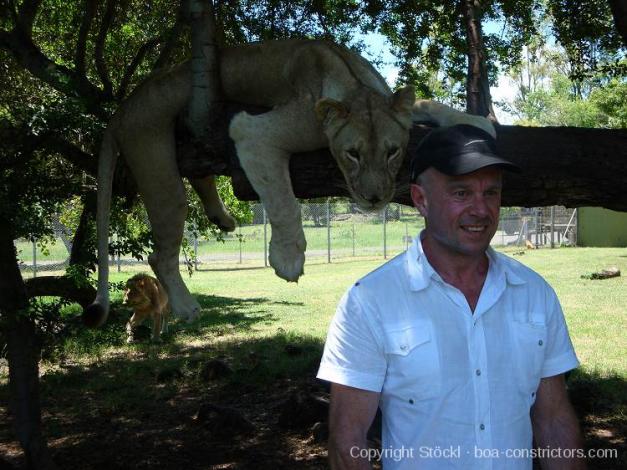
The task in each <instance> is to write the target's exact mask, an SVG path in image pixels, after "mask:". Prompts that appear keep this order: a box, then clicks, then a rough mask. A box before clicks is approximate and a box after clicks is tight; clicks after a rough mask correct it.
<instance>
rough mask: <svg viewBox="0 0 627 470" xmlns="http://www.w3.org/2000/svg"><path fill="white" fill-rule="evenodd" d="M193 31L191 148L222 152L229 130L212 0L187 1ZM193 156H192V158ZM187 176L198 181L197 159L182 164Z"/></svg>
mask: <svg viewBox="0 0 627 470" xmlns="http://www.w3.org/2000/svg"><path fill="white" fill-rule="evenodd" d="M188 4H189V17H190V25H191V29H192V61H191V66H192V95H191V98H190V100H189V103H188V107H187V108H188V109H187V116H186V119H185V125H186V126H187V127H188V128H189V130H190V131H191V135H192V137H193V141H192V143H191V145H192V146H194V147H198V148H199V149H202V150H201V152H202V153H212V154H220V153H222V152H223V149H224V146H225V141H224V136H225V134H226V129H220V127H221V126H224V122H225V120H224V110H223V102H222V92H221V86H220V85H221V80H220V60H219V51H218V42H217V39H216V22H215V15H214V10H213V2H212V1H211V0H188ZM190 156H191V154H190ZM179 166H180V169H181V172H182V174H183V175H184V176H187V177H190V178H195V177H198V175H197V174H196V171H197V170H198V165H197V162H196V161H195V160H194V159H183V160H181V161H180V165H179Z"/></svg>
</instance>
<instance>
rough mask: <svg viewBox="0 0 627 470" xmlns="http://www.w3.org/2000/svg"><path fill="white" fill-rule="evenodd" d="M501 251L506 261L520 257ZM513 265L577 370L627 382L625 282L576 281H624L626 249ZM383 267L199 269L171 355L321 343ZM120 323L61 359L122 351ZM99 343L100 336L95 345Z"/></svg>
mask: <svg viewBox="0 0 627 470" xmlns="http://www.w3.org/2000/svg"><path fill="white" fill-rule="evenodd" d="M505 251H506V252H509V253H510V254H511V253H512V252H519V249H511V250H505ZM515 257H516V258H517V259H518V260H520V261H521V262H523V263H524V264H526V265H528V266H530V267H531V268H533V269H535V270H536V271H538V272H539V273H540V274H542V275H543V276H544V277H545V278H546V279H547V281H549V283H550V284H551V285H552V286H553V287H554V288H555V290H556V292H557V294H558V296H559V298H560V300H561V302H562V306H563V308H564V312H565V316H566V321H567V323H568V327H569V329H570V333H571V337H572V339H573V343H574V345H575V348H576V350H577V354H578V356H579V358H580V360H581V362H582V367H583V368H584V369H585V370H587V371H589V372H591V373H601V374H612V373H615V374H619V375H620V376H623V377H627V361H625V357H626V356H627V335H625V334H624V332H625V331H627V280H626V278H625V276H621V277H619V278H614V279H607V280H596V281H592V280H587V279H582V278H581V275H582V274H586V273H589V272H592V271H596V270H599V269H601V268H603V267H608V266H617V267H618V268H620V269H621V271H622V272H623V273H626V272H627V249H624V248H560V249H555V250H549V249H540V250H533V251H529V250H527V251H525V252H524V255H518V256H515ZM383 262H384V260H382V259H381V258H376V259H374V258H371V259H361V260H357V261H346V260H344V261H339V262H333V263H331V264H327V263H325V262H323V261H322V260H308V262H307V264H306V265H305V275H304V276H303V277H302V278H301V280H300V281H299V282H298V283H297V284H295V283H287V282H285V281H283V280H281V279H279V278H278V277H276V276H275V275H274V273H273V271H272V269H270V268H261V267H248V268H243V269H231V268H230V266H231V265H217V264H216V265H209V264H208V265H205V266H204V267H203V269H206V270H205V271H199V272H196V273H195V274H194V275H193V276H192V278H188V277H187V276H186V282H187V285H188V287H189V289H190V291H191V292H192V293H193V294H194V295H195V296H196V297H197V298H198V299H199V302H200V303H201V305H202V306H203V313H202V315H201V317H200V319H199V320H197V322H195V323H194V324H192V325H183V324H178V325H175V327H174V329H173V331H174V332H173V333H171V336H170V340H171V344H173V345H175V346H176V348H184V347H185V345H186V344H188V343H189V344H194V345H195V346H196V347H198V348H202V347H203V345H212V344H218V343H219V344H223V343H237V342H247V341H251V342H254V341H256V340H258V339H263V338H265V339H267V338H271V337H275V336H277V335H279V336H281V335H286V334H287V335H295V336H297V337H303V338H305V337H307V338H311V339H314V340H318V341H320V342H322V341H323V340H324V337H325V335H326V330H327V326H328V323H329V321H330V318H331V316H332V314H333V312H334V309H335V305H336V304H337V301H338V300H339V298H340V297H341V295H342V294H343V292H344V291H345V289H346V288H347V287H348V286H349V285H350V284H351V283H352V282H354V281H355V280H356V279H357V278H358V277H359V276H361V275H364V274H366V273H367V272H369V271H370V270H372V269H374V268H376V267H377V266H379V265H380V264H382V263H383ZM235 267H236V265H235ZM129 276H130V271H127V272H122V273H117V272H115V271H114V270H112V272H111V281H112V282H116V281H122V280H125V279H126V278H128V277H129ZM119 297H120V294H119V293H118V294H114V295H113V299H114V301H119ZM127 317H128V313H123V314H122V318H123V320H124V319H126V318H127ZM121 322H122V323H123V321H122V320H121ZM122 323H120V325H118V326H116V327H115V328H117V329H114V330H103V331H102V332H90V331H86V332H84V333H81V334H80V335H79V336H78V337H71V338H68V339H67V340H66V343H65V346H63V348H65V353H66V354H71V355H77V356H84V355H86V354H88V353H89V348H90V346H89V345H90V344H93V346H92V347H94V348H96V347H97V348H98V356H102V355H103V354H104V355H106V354H107V348H108V349H109V352H111V351H116V350H119V349H122V350H125V349H126V348H129V347H127V346H126V345H124V344H123V331H122V326H123V325H122ZM98 335H103V338H102V340H101V341H99V340H98V339H97V337H98ZM116 335H117V336H116ZM115 338H117V339H115ZM96 345H99V346H96ZM109 345H110V346H109ZM132 347H133V346H131V347H130V348H132ZM166 347H167V346H166ZM103 348H104V349H103Z"/></svg>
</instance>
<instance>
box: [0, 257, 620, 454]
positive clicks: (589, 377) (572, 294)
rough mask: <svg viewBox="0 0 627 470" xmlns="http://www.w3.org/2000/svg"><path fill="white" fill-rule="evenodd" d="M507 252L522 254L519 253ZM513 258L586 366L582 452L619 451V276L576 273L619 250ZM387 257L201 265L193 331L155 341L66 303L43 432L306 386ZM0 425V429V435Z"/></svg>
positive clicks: (47, 363) (1, 375) (48, 379)
mask: <svg viewBox="0 0 627 470" xmlns="http://www.w3.org/2000/svg"><path fill="white" fill-rule="evenodd" d="M505 251H506V252H509V253H510V254H512V255H513V254H514V253H520V249H519V248H515V249H508V250H505ZM515 257H516V258H517V259H519V260H520V261H521V262H523V263H524V264H526V265H528V266H530V267H531V268H533V269H535V270H536V271H538V272H539V273H540V274H542V275H543V276H544V277H545V278H546V279H547V280H548V281H549V282H550V283H551V284H552V285H553V287H554V288H555V290H556V291H557V294H558V296H559V298H560V300H561V302H562V305H563V307H564V311H565V316H566V321H567V323H568V327H569V329H570V334H571V337H572V339H573V343H574V345H575V349H576V351H577V355H578V356H579V359H580V360H581V363H582V366H581V368H580V369H578V370H577V371H575V373H574V374H573V375H572V376H571V378H570V380H569V388H570V390H571V399H572V401H573V403H574V404H575V407H576V409H577V410H578V412H579V413H580V416H581V417H582V420H583V421H582V422H583V423H584V429H585V430H586V439H587V442H588V445H590V446H594V447H597V448H601V447H603V448H605V447H608V446H614V447H615V446H616V445H618V444H615V443H614V441H612V440H611V439H609V440H608V438H605V437H603V436H614V437H612V439H614V438H616V439H623V438H624V435H625V432H624V430H625V429H626V423H627V419H626V418H625V416H627V396H626V393H625V383H626V379H627V361H625V357H627V341H626V338H627V335H626V334H625V331H627V280H626V278H625V276H624V275H623V276H622V277H619V278H614V279H607V280H597V281H591V280H586V279H581V277H580V276H581V275H582V274H587V273H590V272H592V271H596V270H599V269H601V268H604V267H608V266H617V267H618V268H619V269H620V270H621V272H622V273H627V249H626V248H602V249H594V248H559V249H555V250H549V249H540V250H531V251H529V250H527V251H524V254H523V255H520V254H516V255H515ZM383 262H384V260H383V259H381V257H377V258H369V259H359V260H351V261H348V260H342V261H339V262H333V263H331V264H327V263H326V262H323V261H322V260H321V259H320V258H318V259H317V260H316V259H314V260H312V259H308V261H307V264H306V265H305V275H304V276H303V277H302V278H301V280H300V281H299V282H298V284H295V283H287V282H285V281H283V280H281V279H279V278H278V277H276V276H275V275H274V273H273V271H272V269H270V268H263V267H251V266H244V267H240V269H237V265H234V264H230V265H226V264H222V265H219V264H210V265H209V264H208V265H204V266H203V269H205V270H204V271H200V272H196V273H195V274H194V275H193V277H192V278H191V279H190V278H188V277H187V276H185V279H186V282H187V285H188V287H189V288H190V291H191V292H192V293H193V294H194V295H195V296H196V298H197V299H198V301H199V302H200V304H201V306H202V313H201V315H200V317H199V318H198V319H197V320H195V321H194V322H193V323H191V324H184V323H181V322H178V323H177V322H175V323H174V324H172V325H171V327H170V331H169V332H168V333H167V334H165V335H164V338H163V339H164V341H163V343H161V344H152V343H150V342H148V341H147V340H144V341H140V342H138V343H135V344H131V345H129V344H126V342H125V339H126V338H125V332H124V324H125V322H126V321H127V319H128V318H129V315H130V312H129V311H128V310H125V309H124V308H123V307H121V305H120V300H121V293H120V292H115V293H114V294H113V295H112V300H113V309H112V314H111V315H110V318H109V320H108V321H107V323H106V324H105V326H104V327H103V328H101V329H98V330H86V329H85V328H84V327H83V326H82V323H81V322H80V318H79V316H78V313H79V308H78V307H76V306H72V307H70V308H67V309H66V310H65V311H64V315H63V318H64V322H63V324H64V328H63V329H62V330H61V332H60V333H59V334H57V335H56V336H55V337H54V338H56V339H55V342H53V343H44V344H45V345H46V346H45V351H46V356H45V360H44V361H43V363H42V366H41V372H42V377H41V396H42V397H43V400H44V402H43V407H44V409H47V410H52V411H51V413H50V417H49V418H47V420H46V432H47V434H48V435H49V436H53V437H57V438H58V437H63V436H65V435H67V433H68V432H69V429H71V430H72V433H77V435H80V434H81V433H87V434H89V433H90V432H91V431H92V427H93V426H94V424H93V423H97V422H99V421H98V420H103V419H104V420H105V421H106V422H107V423H109V422H110V423H114V424H115V425H116V426H117V425H120V426H121V429H122V431H120V432H123V433H124V432H126V433H129V432H130V433H133V432H134V430H135V429H136V428H137V429H139V428H140V427H141V426H142V423H145V422H146V419H147V418H146V417H152V416H159V415H160V414H161V413H162V412H163V410H164V409H165V410H168V409H170V408H172V407H173V406H176V407H177V408H172V410H173V411H172V412H173V413H174V414H175V415H176V416H187V415H191V413H192V412H193V411H190V409H189V407H187V406H186V405H185V403H187V402H186V401H179V397H181V396H183V397H188V398H192V402H191V403H198V401H202V400H207V401H209V402H214V401H216V400H217V401H218V402H220V400H231V399H233V397H238V396H241V395H245V394H246V393H249V392H251V391H254V393H258V394H261V395H264V394H265V395H267V396H274V395H273V393H276V391H277V390H283V389H284V388H286V387H288V388H289V386H290V385H289V384H294V383H296V382H297V381H301V382H302V381H304V380H311V378H312V377H314V375H315V371H316V370H317V367H318V364H319V360H320V355H321V352H322V348H323V344H324V338H325V335H326V331H327V328H328V324H329V321H330V320H331V317H332V315H333V313H334V310H335V306H336V304H337V302H338V300H339V299H340V297H341V295H342V294H343V293H344V291H345V290H346V288H347V287H348V286H350V285H351V284H352V283H353V282H355V280H356V279H357V278H359V277H360V276H362V275H364V274H366V273H368V272H369V271H371V270H372V269H374V268H376V267H377V266H379V265H381V264H382V263H383ZM133 269H134V270H131V269H130V268H128V267H127V268H126V271H125V272H122V273H117V272H115V270H112V271H111V281H112V282H118V281H123V280H125V279H127V278H128V277H130V276H131V275H132V274H133V273H134V272H136V270H137V269H139V268H138V267H134V268H133ZM144 269H145V268H144ZM145 336H146V337H147V335H145ZM294 349H296V350H297V353H293V351H294ZM288 351H292V353H288ZM210 359H220V360H222V361H223V362H225V363H226V364H228V365H229V366H230V367H231V369H232V371H233V372H232V374H231V375H229V376H227V377H224V378H220V379H212V380H207V379H206V378H203V373H202V371H203V367H204V366H205V365H206V364H207V363H208V361H209V360H210ZM6 384H7V374H6V368H4V369H3V368H2V367H1V364H0V401H3V400H5V401H6V398H7V394H8V387H7V386H6ZM138 384H141V386H138ZM175 404H176V405H175ZM164 407H165V408H164ZM261 411H262V410H261ZM261 411H260V412H261ZM68 423H70V424H68ZM7 429H8V428H4V427H2V426H0V434H2V432H4V433H5V434H6V433H7V432H8V431H7ZM115 429H116V432H117V428H115ZM595 436H597V437H595ZM598 436H600V437H598ZM617 442H618V441H617Z"/></svg>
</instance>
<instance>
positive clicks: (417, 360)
mask: <svg viewBox="0 0 627 470" xmlns="http://www.w3.org/2000/svg"><path fill="white" fill-rule="evenodd" d="M384 335H385V354H386V358H387V375H386V383H385V385H384V389H385V392H386V393H389V394H391V395H396V396H397V397H398V398H401V399H404V400H408V401H410V402H414V401H420V400H426V399H428V398H433V397H436V396H438V394H439V393H440V361H439V355H438V349H437V345H436V344H435V342H434V341H433V340H432V336H431V329H430V325H429V324H428V323H425V324H420V325H412V326H408V327H405V328H399V329H390V330H386V331H385V332H384Z"/></svg>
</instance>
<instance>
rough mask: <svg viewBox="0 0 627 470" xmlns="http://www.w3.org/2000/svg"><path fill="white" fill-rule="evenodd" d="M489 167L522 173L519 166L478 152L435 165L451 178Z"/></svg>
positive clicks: (492, 155)
mask: <svg viewBox="0 0 627 470" xmlns="http://www.w3.org/2000/svg"><path fill="white" fill-rule="evenodd" d="M442 163H444V164H442ZM487 166H498V167H500V168H503V169H504V170H507V171H513V172H515V173H520V172H521V171H522V169H521V168H520V167H519V166H518V165H516V164H514V163H512V162H510V161H508V160H505V159H503V158H500V157H497V156H496V155H494V154H486V153H477V152H469V153H465V154H462V155H458V156H456V157H453V158H450V159H448V160H444V161H441V160H440V161H438V162H437V164H435V165H433V167H434V168H435V169H436V170H438V171H440V172H442V173H444V174H447V175H451V176H459V175H465V174H468V173H472V172H473V171H477V170H480V169H481V168H485V167H487Z"/></svg>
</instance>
